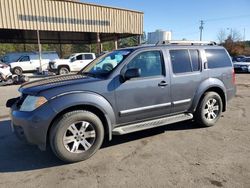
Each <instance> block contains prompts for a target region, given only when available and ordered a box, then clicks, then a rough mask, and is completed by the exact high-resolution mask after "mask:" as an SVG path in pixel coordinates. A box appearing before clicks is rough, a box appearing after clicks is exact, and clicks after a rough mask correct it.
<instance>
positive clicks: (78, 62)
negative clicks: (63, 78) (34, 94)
mask: <svg viewBox="0 0 250 188" xmlns="http://www.w3.org/2000/svg"><path fill="white" fill-rule="evenodd" d="M95 58H96V56H95V54H94V53H76V54H72V55H71V56H69V57H68V58H66V59H56V60H53V61H50V62H49V68H48V69H49V70H50V71H51V72H55V73H57V74H60V75H63V74H68V73H70V72H77V71H80V70H81V69H83V68H84V67H86V66H87V65H88V64H89V63H90V62H91V61H93V60H94V59H95Z"/></svg>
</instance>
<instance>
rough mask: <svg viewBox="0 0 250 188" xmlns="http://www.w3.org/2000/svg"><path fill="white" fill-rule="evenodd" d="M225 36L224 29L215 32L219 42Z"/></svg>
mask: <svg viewBox="0 0 250 188" xmlns="http://www.w3.org/2000/svg"><path fill="white" fill-rule="evenodd" d="M226 38H227V36H226V30H225V29H221V30H220V31H219V32H218V34H217V39H218V40H219V43H220V44H222V43H223V42H225V40H226Z"/></svg>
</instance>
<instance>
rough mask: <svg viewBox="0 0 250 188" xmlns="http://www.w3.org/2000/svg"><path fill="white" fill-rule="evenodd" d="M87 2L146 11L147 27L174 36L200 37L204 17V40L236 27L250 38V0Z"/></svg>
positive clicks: (246, 38)
mask: <svg viewBox="0 0 250 188" xmlns="http://www.w3.org/2000/svg"><path fill="white" fill-rule="evenodd" d="M81 1H82V2H86V3H94V4H99V5H107V6H114V7H120V8H127V9H132V10H138V11H142V12H144V30H145V31H146V32H152V31H155V30H156V29H162V30H165V31H172V39H173V40H182V39H184V38H185V39H187V40H199V37H200V33H199V26H200V20H204V30H203V40H212V41H218V33H219V31H220V30H225V32H226V34H227V35H228V34H230V32H231V30H235V31H237V32H238V33H240V34H241V36H242V38H244V30H245V40H250V0H171V1H170V0H153V1H152V0H151V1H149V0H147V1H145V0H144V1H143V0H84V1H83V0H81Z"/></svg>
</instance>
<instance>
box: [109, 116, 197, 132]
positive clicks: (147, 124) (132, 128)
mask: <svg viewBox="0 0 250 188" xmlns="http://www.w3.org/2000/svg"><path fill="white" fill-rule="evenodd" d="M189 119H193V114H191V113H188V114H178V115H175V116H170V117H164V118H160V119H155V120H149V121H144V122H140V123H134V124H130V125H125V126H121V127H117V128H115V129H114V130H113V131H112V134H113V135H123V134H128V133H132V132H136V131H141V130H145V129H150V128H154V127H160V126H164V125H168V124H172V123H177V122H180V121H185V120H189Z"/></svg>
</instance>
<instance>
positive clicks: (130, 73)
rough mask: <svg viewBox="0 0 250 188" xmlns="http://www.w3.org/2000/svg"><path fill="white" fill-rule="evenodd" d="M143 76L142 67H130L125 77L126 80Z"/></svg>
mask: <svg viewBox="0 0 250 188" xmlns="http://www.w3.org/2000/svg"><path fill="white" fill-rule="evenodd" d="M140 76H141V69H138V68H132V69H128V70H126V72H125V74H124V76H123V78H124V79H125V80H130V79H132V78H138V77H140Z"/></svg>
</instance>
